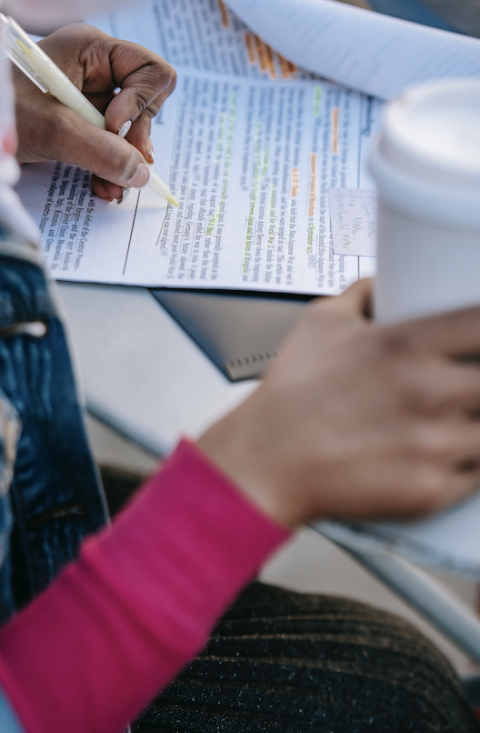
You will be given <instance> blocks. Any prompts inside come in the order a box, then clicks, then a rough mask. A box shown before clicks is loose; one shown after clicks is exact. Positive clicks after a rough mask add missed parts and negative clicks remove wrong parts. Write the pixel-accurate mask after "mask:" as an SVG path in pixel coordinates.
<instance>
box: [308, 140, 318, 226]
mask: <svg viewBox="0 0 480 733" xmlns="http://www.w3.org/2000/svg"><path fill="white" fill-rule="evenodd" d="M317 192H318V181H317V156H316V154H315V153H310V196H309V200H308V216H315V210H316V208H317Z"/></svg>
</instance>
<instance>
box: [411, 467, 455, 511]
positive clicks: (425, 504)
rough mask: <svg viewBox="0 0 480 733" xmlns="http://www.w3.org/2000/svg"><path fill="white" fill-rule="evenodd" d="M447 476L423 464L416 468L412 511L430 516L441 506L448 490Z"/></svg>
mask: <svg viewBox="0 0 480 733" xmlns="http://www.w3.org/2000/svg"><path fill="white" fill-rule="evenodd" d="M447 484H448V481H447V477H446V474H445V473H444V472H443V471H441V470H439V469H438V468H436V467H433V466H431V465H428V464H421V465H419V466H418V467H417V468H416V471H415V477H414V482H413V486H412V488H414V491H413V492H412V497H411V502H410V504H411V509H412V512H413V513H415V514H417V515H422V514H430V513H431V512H434V511H435V510H436V509H437V508H438V507H439V506H440V505H441V504H442V500H443V497H444V496H445V493H446V491H447V489H448V485H447Z"/></svg>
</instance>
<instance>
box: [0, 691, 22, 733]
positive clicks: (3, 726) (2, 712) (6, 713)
mask: <svg viewBox="0 0 480 733" xmlns="http://www.w3.org/2000/svg"><path fill="white" fill-rule="evenodd" d="M0 730H1V731H2V733H25V732H24V729H23V728H22V727H21V726H20V723H19V722H18V720H17V717H16V715H15V714H14V712H13V710H12V708H11V707H10V704H9V703H8V702H7V700H6V698H5V697H4V696H3V695H2V693H1V691H0Z"/></svg>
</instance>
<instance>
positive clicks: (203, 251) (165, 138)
mask: <svg viewBox="0 0 480 733" xmlns="http://www.w3.org/2000/svg"><path fill="white" fill-rule="evenodd" d="M380 106H381V105H380V103H378V102H376V101H374V100H372V99H371V98H367V97H365V96H363V95H360V94H358V93H357V92H354V91H351V90H349V89H345V88H342V87H339V86H336V85H333V84H330V83H327V82H319V81H318V82H315V81H300V80H297V81H296V82H295V83H294V84H293V83H291V82H289V81H286V82H284V81H278V82H277V83H275V84H273V83H272V82H271V81H269V80H265V81H263V80H259V79H252V78H245V77H238V76H237V77H235V76H225V75H215V74H209V73H206V72H191V71H180V73H179V78H178V84H177V89H176V92H175V94H174V95H173V96H172V97H171V98H170V99H169V100H168V101H167V102H166V104H165V105H164V107H163V108H162V110H161V112H160V115H159V116H158V118H157V119H156V120H155V122H154V125H153V133H152V137H153V142H154V146H155V149H156V151H157V153H158V164H156V166H155V167H156V170H157V172H158V173H159V175H160V176H161V177H162V178H163V179H164V180H166V181H168V182H169V184H170V187H171V190H172V193H173V195H174V196H175V198H176V199H177V200H178V201H179V204H180V205H179V208H178V209H176V208H173V207H171V206H170V205H167V204H166V202H165V201H162V200H160V199H158V198H156V197H155V195H154V194H153V193H152V192H151V191H150V190H148V189H145V190H143V191H140V192H138V191H132V193H131V195H130V197H129V198H128V199H127V200H126V202H124V203H123V204H122V206H120V207H119V206H117V205H116V204H115V203H113V204H108V203H105V202H103V201H101V200H100V199H97V198H96V197H95V196H92V195H91V191H90V178H89V175H88V173H86V172H85V171H83V170H81V169H79V168H74V167H72V166H68V165H62V164H55V165H54V164H51V165H32V166H25V168H24V170H23V175H22V182H21V184H20V194H21V197H22V199H23V201H24V202H25V204H26V205H27V208H28V209H29V211H30V212H31V214H32V216H33V217H34V220H35V221H36V223H37V224H38V225H39V227H40V232H41V237H42V249H43V254H44V258H45V262H46V264H47V267H48V270H49V272H50V274H51V275H52V276H53V277H55V278H57V279H61V280H80V281H84V282H88V281H90V282H104V283H122V284H130V285H146V286H173V287H190V288H233V289H244V290H258V291H280V292H295V293H313V294H315V293H330V294H333V293H338V292H340V291H341V290H343V289H344V288H345V287H347V286H348V285H349V284H350V283H351V282H353V281H354V280H357V279H358V277H359V275H360V269H359V258H358V257H355V256H341V255H336V254H335V253H334V251H333V243H332V238H331V230H330V215H329V206H328V190H329V188H330V187H332V186H333V187H339V188H356V187H363V186H365V187H368V184H369V180H368V176H367V174H366V172H365V168H366V166H365V157H366V152H367V148H368V143H369V141H370V138H371V136H372V133H373V131H374V128H375V125H376V123H377V120H378V114H379V110H380ZM366 184H367V185H366Z"/></svg>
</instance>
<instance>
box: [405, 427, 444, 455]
mask: <svg viewBox="0 0 480 733" xmlns="http://www.w3.org/2000/svg"><path fill="white" fill-rule="evenodd" d="M452 437H453V436H452V435H451V432H450V430H449V429H448V428H447V427H444V426H442V425H435V424H426V425H425V424H423V425H420V426H417V428H416V429H415V430H412V431H411V435H410V441H411V446H412V450H413V451H414V452H415V453H416V454H417V456H418V457H419V458H421V459H422V460H427V461H432V460H433V461H441V460H443V459H444V458H445V457H446V454H447V452H449V450H450V448H451V446H452Z"/></svg>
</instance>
